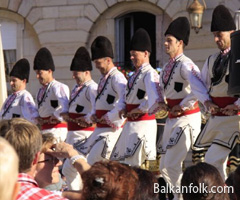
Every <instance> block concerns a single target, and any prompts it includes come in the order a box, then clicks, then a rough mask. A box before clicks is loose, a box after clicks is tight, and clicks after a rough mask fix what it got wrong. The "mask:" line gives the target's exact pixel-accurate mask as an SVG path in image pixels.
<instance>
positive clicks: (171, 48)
mask: <svg viewBox="0 0 240 200" xmlns="http://www.w3.org/2000/svg"><path fill="white" fill-rule="evenodd" d="M164 46H165V52H166V54H168V55H170V56H172V57H175V55H176V54H177V52H178V51H179V48H180V41H179V40H177V39H176V38H175V37H174V36H172V35H166V37H165V42H164Z"/></svg>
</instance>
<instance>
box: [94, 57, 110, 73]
mask: <svg viewBox="0 0 240 200" xmlns="http://www.w3.org/2000/svg"><path fill="white" fill-rule="evenodd" d="M93 62H94V64H95V66H96V68H97V69H98V70H99V71H100V72H101V74H107V73H108V71H109V65H110V58H99V59H95V60H94V61H93Z"/></svg>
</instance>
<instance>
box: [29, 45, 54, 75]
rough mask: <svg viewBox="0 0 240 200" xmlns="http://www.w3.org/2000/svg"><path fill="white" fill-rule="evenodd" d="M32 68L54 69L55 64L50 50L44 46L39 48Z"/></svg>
mask: <svg viewBox="0 0 240 200" xmlns="http://www.w3.org/2000/svg"><path fill="white" fill-rule="evenodd" d="M33 69H34V70H49V69H51V70H52V71H55V65H54V62H53V58H52V54H51V52H50V51H49V50H48V49H47V48H46V47H43V48H41V49H39V51H38V52H37V54H36V56H35V58H34V63H33Z"/></svg>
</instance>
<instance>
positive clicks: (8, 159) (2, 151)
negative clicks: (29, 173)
mask: <svg viewBox="0 0 240 200" xmlns="http://www.w3.org/2000/svg"><path fill="white" fill-rule="evenodd" d="M0 163H1V164H0V199H4V200H14V199H16V196H17V193H18V190H19V184H18V183H17V176H18V156H17V154H16V151H15V150H14V149H13V147H12V146H11V145H10V144H9V142H7V141H6V140H5V139H4V138H2V137H0Z"/></svg>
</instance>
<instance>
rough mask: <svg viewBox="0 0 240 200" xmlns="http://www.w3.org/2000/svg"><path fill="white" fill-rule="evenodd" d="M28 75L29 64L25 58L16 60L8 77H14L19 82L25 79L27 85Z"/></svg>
mask: <svg viewBox="0 0 240 200" xmlns="http://www.w3.org/2000/svg"><path fill="white" fill-rule="evenodd" d="M29 74H30V64H29V62H28V60H27V59H26V58H22V59H20V60H18V61H17V62H16V63H15V65H14V66H13V68H12V70H11V72H10V76H15V77H17V78H19V79H20V80H24V79H26V80H27V83H28V79H29Z"/></svg>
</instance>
